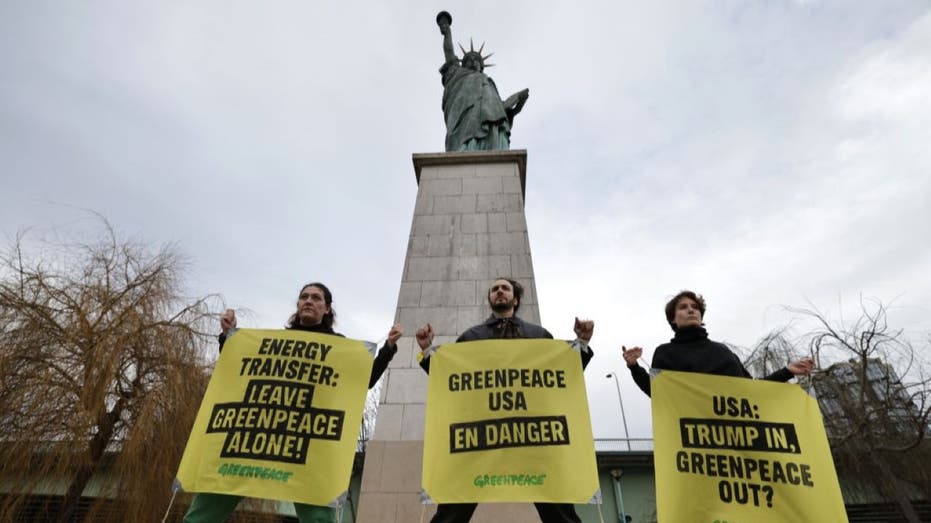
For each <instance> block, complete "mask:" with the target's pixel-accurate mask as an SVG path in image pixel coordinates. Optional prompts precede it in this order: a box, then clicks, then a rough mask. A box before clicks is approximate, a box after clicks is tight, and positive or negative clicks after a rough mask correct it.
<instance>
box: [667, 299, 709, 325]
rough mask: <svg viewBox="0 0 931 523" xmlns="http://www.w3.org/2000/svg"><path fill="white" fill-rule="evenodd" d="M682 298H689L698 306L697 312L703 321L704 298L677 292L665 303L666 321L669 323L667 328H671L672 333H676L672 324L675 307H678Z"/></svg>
mask: <svg viewBox="0 0 931 523" xmlns="http://www.w3.org/2000/svg"><path fill="white" fill-rule="evenodd" d="M682 298H689V299H690V300H692V301H694V302H695V303H697V304H698V311H699V312H701V317H702V320H704V319H705V298H703V297H702V295H701V294H695V293H694V292H692V291H688V290H685V291H679V294H676V295H675V296H673V297H672V299H671V300H669V301H668V302H667V303H666V321H668V322H669V326H670V327H672V330H673V331H677V330H678V329H677V328H676V324H675V323H674V322H673V319H674V318H675V317H676V306H677V305H679V300H681V299H682Z"/></svg>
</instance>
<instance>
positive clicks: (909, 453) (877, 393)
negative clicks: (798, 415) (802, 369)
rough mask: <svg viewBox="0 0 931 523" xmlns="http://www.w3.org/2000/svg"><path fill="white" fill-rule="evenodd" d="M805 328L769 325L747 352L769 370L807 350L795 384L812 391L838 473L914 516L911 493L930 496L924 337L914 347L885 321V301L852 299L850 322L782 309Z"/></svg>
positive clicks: (857, 493)
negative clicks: (807, 361)
mask: <svg viewBox="0 0 931 523" xmlns="http://www.w3.org/2000/svg"><path fill="white" fill-rule="evenodd" d="M789 311H790V312H792V313H794V314H795V315H796V317H797V320H799V321H800V322H802V323H807V324H813V325H814V326H813V328H811V330H809V331H808V332H806V333H805V334H803V335H801V336H800V337H797V338H790V336H789V335H788V334H787V333H788V330H787V329H783V330H779V331H774V332H773V333H770V334H769V335H767V336H766V337H764V338H763V339H762V340H761V341H760V342H758V344H757V347H756V348H755V349H754V350H753V351H752V353H751V355H750V357H749V358H748V366H753V367H754V368H755V370H757V371H758V372H771V371H772V370H775V369H776V368H778V367H780V366H781V365H784V364H785V362H786V361H788V360H789V359H792V358H794V357H798V356H799V355H800V354H799V353H800V352H804V353H807V355H809V356H811V357H812V358H813V359H814V360H815V364H816V368H817V369H818V370H817V371H816V372H814V373H813V374H812V375H811V376H810V377H808V378H803V379H802V380H801V381H802V385H803V386H805V387H806V388H807V389H809V390H810V391H812V393H813V394H814V395H815V396H816V397H817V399H818V402H819V404H820V406H821V411H822V415H823V417H824V422H825V428H826V430H827V433H828V438H829V440H830V444H831V451H832V454H833V457H834V461H835V465H836V466H837V469H838V472H840V473H842V474H843V475H844V476H845V477H846V478H848V480H849V481H848V486H849V488H848V489H846V490H848V491H851V493H852V495H853V497H863V494H866V496H865V497H866V498H871V497H872V498H874V499H875V496H873V495H871V494H870V493H871V492H879V493H882V494H883V497H884V498H885V499H888V500H893V501H894V502H895V505H896V506H897V507H898V512H899V517H901V518H904V520H906V521H909V522H916V523H917V522H919V521H921V518H920V516H919V514H918V510H917V509H916V507H915V505H914V502H913V500H915V499H919V498H922V497H923V498H925V499H926V500H931V440H929V430H931V429H929V422H931V364H929V361H928V360H927V359H926V358H927V355H928V354H929V349H931V339H925V340H922V341H921V342H920V343H921V344H922V345H921V346H919V347H916V346H915V345H914V344H913V342H912V341H911V340H910V338H909V336H907V335H906V333H905V332H904V331H903V330H901V329H895V328H893V327H891V326H890V325H889V322H888V307H887V306H886V305H884V304H883V303H881V302H879V301H867V300H863V299H861V300H860V303H859V313H858V314H857V315H856V317H855V318H854V319H853V321H844V320H843V319H838V320H831V319H830V318H829V317H828V316H827V315H826V314H825V313H824V312H822V311H820V310H818V309H817V308H816V307H813V306H812V307H810V308H790V309H789Z"/></svg>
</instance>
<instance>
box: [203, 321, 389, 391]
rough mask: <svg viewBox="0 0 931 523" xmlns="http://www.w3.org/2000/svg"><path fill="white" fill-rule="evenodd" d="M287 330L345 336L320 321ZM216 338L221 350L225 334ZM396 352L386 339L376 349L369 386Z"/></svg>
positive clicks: (370, 386)
mask: <svg viewBox="0 0 931 523" xmlns="http://www.w3.org/2000/svg"><path fill="white" fill-rule="evenodd" d="M288 330H299V331H307V332H319V333H321V334H332V335H334V336H339V337H341V338H345V336H343V335H342V334H340V333H338V332H335V331H334V330H333V328H332V327H327V326H326V325H324V324H322V323H318V324H316V325H311V326H309V327H308V326H305V325H301V324H297V325H295V326H294V327H288ZM217 340H218V341H219V342H220V352H223V343H225V342H226V334H223V333H221V334H220V336H218V337H217ZM397 352H398V347H397V345H395V346H394V347H389V346H388V342H387V341H386V342H385V344H384V345H382V346H381V348H380V349H378V355H377V356H375V361H374V362H372V374H371V375H370V376H369V388H370V389H371V388H372V387H374V386H375V384H376V383H378V379H379V378H381V375H382V374H384V373H385V369H387V368H388V364H389V363H391V359H392V358H394V355H395V353H397Z"/></svg>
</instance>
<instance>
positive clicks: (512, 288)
mask: <svg viewBox="0 0 931 523" xmlns="http://www.w3.org/2000/svg"><path fill="white" fill-rule="evenodd" d="M523 294H524V288H523V287H522V286H521V284H520V283H518V282H517V281H516V280H513V279H510V278H498V279H496V280H495V281H494V283H492V285H491V288H490V289H489V290H488V305H489V307H491V315H490V316H489V317H488V319H486V320H485V321H484V322H483V323H480V324H478V325H475V326H474V327H471V328H469V329H468V330H466V331H465V332H463V333H462V334H461V335H460V336H459V338H458V339H456V342H457V343H458V342H463V341H478V340H490V339H516V338H547V339H553V335H552V334H550V332H549V331H548V330H546V329H544V328H543V327H541V326H539V325H536V324H533V323H530V322H528V321H524V320H522V319H520V318H519V317H517V310H518V309H519V308H520V300H521V298H522V297H523ZM574 330H575V334H576V336H578V338H577V339H576V341H575V342H573V343H576V344H578V346H579V347H580V351H579V354H580V356H581V358H582V368H583V369H584V368H585V367H586V366H587V365H588V362H589V361H591V359H592V356H593V353H592V349H591V347H589V346H588V342H589V341H590V340H591V338H592V333H593V332H594V330H595V322H593V321H591V320H580V319H579V318H576V319H575V325H574ZM416 337H417V345H419V346H420V349H421V351H422V356H423V358H422V359H421V361H420V366H421V367H423V369H424V370H425V371H426V372H427V373H429V372H430V356H432V355H433V353H434V352H436V348H435V347H432V346H431V345H432V343H433V337H434V333H433V327H432V326H431V325H430V324H429V323H428V324H426V325H425V326H423V327H421V328H420V329H417V336H416ZM534 505H535V506H536V509H537V513H538V514H539V515H540V521H542V522H543V523H581V519H579V516H578V514H576V512H575V508H574V507H573V506H572V504H570V503H534ZM477 506H478V504H477V503H441V504H438V505H437V507H436V514H434V516H433V519H431V520H430V523H466V522H468V521H469V520H471V519H472V514H473V513H474V512H475V508H476V507H477Z"/></svg>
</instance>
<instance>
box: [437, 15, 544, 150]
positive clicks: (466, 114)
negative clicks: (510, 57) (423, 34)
mask: <svg viewBox="0 0 931 523" xmlns="http://www.w3.org/2000/svg"><path fill="white" fill-rule="evenodd" d="M452 22H453V18H452V16H450V14H449V13H447V12H446V11H441V12H440V13H439V14H438V15H436V23H437V25H439V26H440V32H441V33H442V34H443V54H444V55H445V56H446V62H445V63H444V64H443V67H440V74H441V75H443V117H444V118H445V119H446V151H447V152H449V151H481V150H486V151H487V150H507V149H509V148H510V145H511V126H512V125H513V123H514V116H515V115H517V113H519V112H520V110H521V109H522V108H523V107H524V103H525V102H526V101H527V97H528V96H529V95H530V91H529V90H527V89H524V90H522V91H519V92H517V93H514V94H512V95H511V96H509V97H508V98H507V99H506V100H502V99H501V96H500V95H499V94H498V88H497V87H496V86H495V81H494V80H492V79H491V78H490V77H489V76H487V75H486V74H485V73H484V70H485V67H491V66H492V64H487V65H486V64H485V60H486V59H488V58H490V57H491V54H489V55H487V56H482V50H483V49H484V48H485V44H482V45H481V47H479V50H478V51H476V50H475V45H474V44H473V43H472V41H471V39H470V41H469V51H468V52H467V51H466V50H465V48H464V47H462V44H460V45H459V48H460V49H461V50H462V60H461V61H460V60H459V57H457V56H456V52H455V50H454V49H453V37H452V33H451V32H450V29H449V26H450V25H451V24H452Z"/></svg>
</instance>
